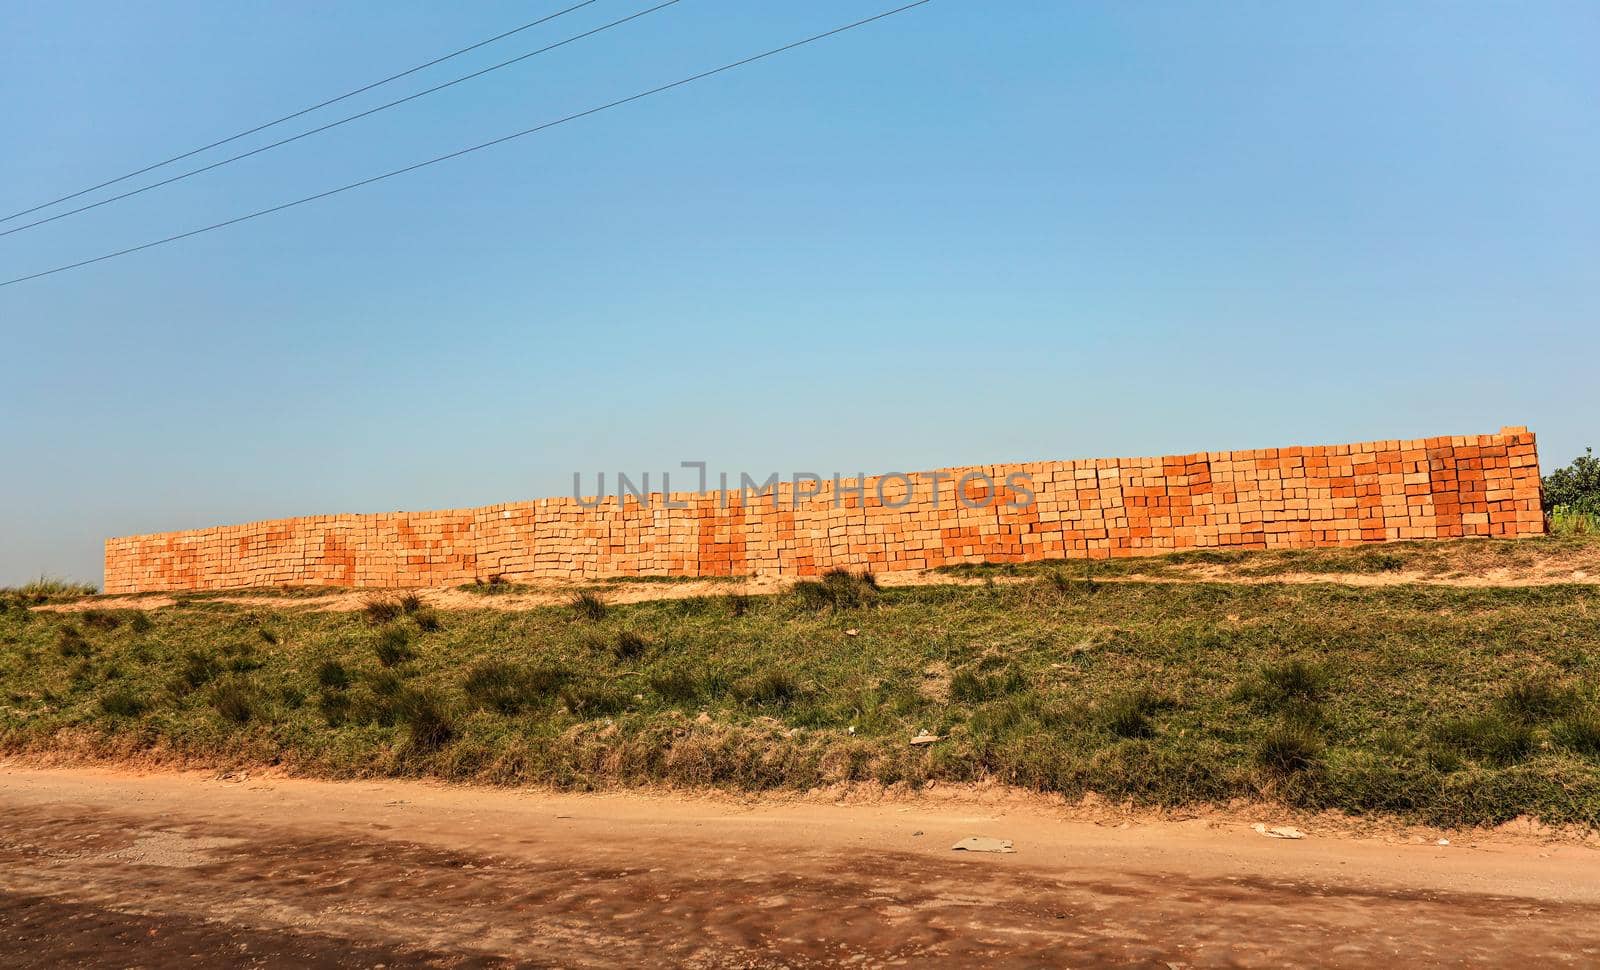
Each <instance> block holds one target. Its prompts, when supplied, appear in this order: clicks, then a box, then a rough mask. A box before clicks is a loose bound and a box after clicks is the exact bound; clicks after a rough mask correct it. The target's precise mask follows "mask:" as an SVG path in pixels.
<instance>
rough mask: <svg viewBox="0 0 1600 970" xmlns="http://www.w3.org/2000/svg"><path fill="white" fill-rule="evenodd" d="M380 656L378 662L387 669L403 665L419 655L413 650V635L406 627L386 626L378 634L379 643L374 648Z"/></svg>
mask: <svg viewBox="0 0 1600 970" xmlns="http://www.w3.org/2000/svg"><path fill="white" fill-rule="evenodd" d="M373 650H374V652H376V653H377V655H378V662H379V663H381V664H383V665H384V666H385V667H393V666H396V665H397V664H403V663H405V662H406V661H407V660H410V659H412V658H413V657H415V656H416V655H417V652H416V651H415V650H413V649H411V634H409V633H407V632H406V630H405V627H399V626H386V627H384V628H383V630H381V631H380V632H379V633H378V643H377V645H376V646H374V647H373Z"/></svg>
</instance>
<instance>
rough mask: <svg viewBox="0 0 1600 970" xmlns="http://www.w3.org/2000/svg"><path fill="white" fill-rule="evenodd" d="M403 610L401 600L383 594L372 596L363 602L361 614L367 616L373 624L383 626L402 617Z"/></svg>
mask: <svg viewBox="0 0 1600 970" xmlns="http://www.w3.org/2000/svg"><path fill="white" fill-rule="evenodd" d="M402 612H404V611H403V610H402V609H401V607H400V601H399V600H393V599H389V598H388V597H383V596H374V597H371V598H369V599H368V600H367V601H366V602H365V603H362V604H361V614H362V615H363V616H365V617H366V618H367V622H368V623H370V624H372V625H373V626H383V625H385V624H387V623H393V622H394V621H395V620H398V619H400V614H401V613H402Z"/></svg>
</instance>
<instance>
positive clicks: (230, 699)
mask: <svg viewBox="0 0 1600 970" xmlns="http://www.w3.org/2000/svg"><path fill="white" fill-rule="evenodd" d="M260 707H261V697H260V695H259V694H258V693H257V691H256V689H255V687H254V685H252V684H251V683H250V682H249V681H248V680H246V679H245V678H244V677H240V676H231V677H228V678H226V679H224V680H221V681H218V682H217V685H216V686H215V687H213V688H212V689H211V708H212V710H214V711H216V712H217V713H218V714H219V715H221V716H222V718H223V719H224V720H227V721H232V722H233V723H234V724H248V723H249V722H250V721H251V720H253V719H254V718H255V717H256V715H257V714H258V713H259V710H260Z"/></svg>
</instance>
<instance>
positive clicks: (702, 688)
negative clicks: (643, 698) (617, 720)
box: [649, 666, 727, 705]
mask: <svg viewBox="0 0 1600 970" xmlns="http://www.w3.org/2000/svg"><path fill="white" fill-rule="evenodd" d="M649 684H650V689H651V690H653V691H655V692H656V694H657V695H658V696H660V698H661V699H662V700H664V701H666V702H667V703H668V704H677V705H684V704H696V703H705V702H706V701H709V700H713V699H715V698H716V697H718V696H720V695H721V694H722V693H724V692H725V691H726V690H727V684H726V683H725V682H724V681H723V680H722V678H721V677H718V676H716V675H715V674H710V673H705V672H701V671H697V670H692V669H690V668H688V667H683V666H678V667H673V668H670V669H668V670H661V671H657V672H655V673H653V674H651V675H650V678H649Z"/></svg>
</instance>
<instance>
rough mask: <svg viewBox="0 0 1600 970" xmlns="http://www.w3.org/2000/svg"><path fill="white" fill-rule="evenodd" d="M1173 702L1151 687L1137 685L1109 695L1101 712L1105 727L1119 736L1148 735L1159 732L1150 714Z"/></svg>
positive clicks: (1135, 736) (1101, 707) (1144, 736)
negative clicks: (1152, 722)
mask: <svg viewBox="0 0 1600 970" xmlns="http://www.w3.org/2000/svg"><path fill="white" fill-rule="evenodd" d="M1171 704H1172V702H1171V701H1170V700H1168V699H1167V698H1166V697H1163V696H1162V695H1160V694H1158V693H1156V692H1155V691H1153V690H1151V689H1150V688H1148V687H1136V688H1134V689H1133V690H1129V691H1124V692H1122V693H1120V694H1116V695H1113V696H1112V697H1109V698H1107V699H1106V700H1105V701H1104V702H1103V703H1102V704H1101V705H1100V708H1099V712H1098V713H1099V715H1100V720H1101V723H1102V724H1104V725H1105V728H1106V730H1108V731H1110V732H1111V733H1112V734H1115V735H1116V736H1117V737H1120V738H1148V737H1152V736H1153V735H1154V734H1155V733H1156V731H1155V726H1154V725H1152V724H1151V723H1150V715H1152V714H1154V713H1155V712H1157V711H1159V710H1161V709H1162V708H1164V707H1169V706H1171Z"/></svg>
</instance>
